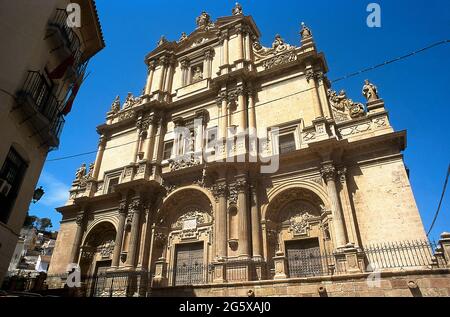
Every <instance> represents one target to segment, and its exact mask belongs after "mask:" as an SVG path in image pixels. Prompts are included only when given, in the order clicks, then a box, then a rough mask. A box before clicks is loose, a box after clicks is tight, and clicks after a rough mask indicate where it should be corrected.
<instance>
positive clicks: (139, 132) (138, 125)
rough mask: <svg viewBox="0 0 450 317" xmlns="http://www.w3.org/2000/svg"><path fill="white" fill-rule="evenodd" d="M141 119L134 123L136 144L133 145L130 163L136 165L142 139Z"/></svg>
mask: <svg viewBox="0 0 450 317" xmlns="http://www.w3.org/2000/svg"><path fill="white" fill-rule="evenodd" d="M141 125H142V117H140V118H139V119H138V120H137V121H136V132H137V138H136V142H135V143H134V145H133V159H132V160H131V163H136V162H137V158H138V152H139V149H140V147H141V139H142V129H141V127H142V126H141Z"/></svg>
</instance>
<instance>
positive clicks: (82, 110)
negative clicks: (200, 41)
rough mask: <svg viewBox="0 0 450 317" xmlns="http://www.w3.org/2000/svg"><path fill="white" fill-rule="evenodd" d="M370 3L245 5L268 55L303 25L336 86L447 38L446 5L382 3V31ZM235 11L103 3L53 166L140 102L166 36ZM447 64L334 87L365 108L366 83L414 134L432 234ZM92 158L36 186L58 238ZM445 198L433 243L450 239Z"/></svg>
mask: <svg viewBox="0 0 450 317" xmlns="http://www.w3.org/2000/svg"><path fill="white" fill-rule="evenodd" d="M370 2H375V1H373V0H372V1H364V0H340V1H330V0H316V1H297V0H296V1H281V0H280V1H261V0H258V1H256V0H253V1H251V0H246V1H244V0H243V1H240V3H241V4H242V6H243V8H244V13H245V14H246V15H252V16H253V18H254V20H255V21H256V23H257V25H258V27H259V29H260V31H261V33H262V38H261V42H262V44H263V45H265V46H270V44H271V43H272V41H273V38H274V36H275V34H277V33H279V34H280V35H281V36H282V37H283V38H284V39H285V40H286V42H288V43H290V44H292V45H299V35H298V31H299V25H300V22H302V21H305V22H306V24H307V25H308V26H309V27H310V28H311V29H312V31H313V34H314V38H315V40H316V43H317V46H318V48H319V50H321V51H323V52H324V53H325V56H326V58H327V62H328V66H329V69H330V71H329V73H328V77H329V78H330V79H335V78H338V77H341V76H343V75H345V74H348V73H351V72H354V71H357V70H360V69H362V68H365V67H367V66H371V65H375V64H378V63H380V62H383V61H385V60H387V59H390V58H394V57H397V56H401V55H403V54H405V53H409V52H410V51H413V50H416V49H418V48H421V47H424V46H427V45H429V44H431V43H433V42H437V41H440V40H444V39H450V1H448V0H427V1H412V0H395V1H377V3H379V4H380V5H381V18H382V26H381V28H369V27H367V25H366V18H367V15H368V13H367V12H366V7H367V5H368V4H369V3H370ZM233 6H234V1H225V0H214V1H206V0H196V1H181V0H176V1H162V0H158V1H154V0H153V1H146V0H132V1H126V2H125V1H107V0H97V8H98V11H99V15H100V21H101V24H102V28H103V33H104V37H105V41H106V48H105V49H103V51H101V52H100V53H99V54H98V55H97V56H95V57H94V58H93V59H92V60H91V63H90V66H89V70H90V72H91V74H90V75H89V77H88V79H87V80H86V82H85V83H84V86H83V87H82V88H81V90H80V92H79V94H78V96H77V99H76V101H75V103H74V106H73V110H72V112H71V113H70V114H69V115H68V116H67V117H66V121H67V123H66V126H65V129H64V131H63V134H62V137H61V146H60V148H59V149H58V150H57V151H53V152H51V153H50V154H49V156H48V159H54V158H58V157H63V156H68V155H73V154H78V153H83V152H89V151H93V150H96V148H97V142H98V135H97V133H96V126H97V125H99V124H102V123H103V122H104V120H105V114H106V112H107V111H108V110H109V108H110V105H111V102H112V101H113V99H114V98H115V96H116V95H120V96H121V98H122V100H123V99H124V98H125V96H126V94H127V92H132V93H134V94H135V95H138V94H140V92H141V91H142V88H143V87H144V84H145V76H146V66H145V65H144V62H143V61H144V56H145V55H146V54H147V53H148V52H149V51H151V50H152V49H153V48H154V47H155V45H156V42H157V41H158V39H159V38H160V36H161V35H162V34H164V35H165V36H166V37H167V38H168V39H169V40H177V39H178V38H179V37H180V35H181V32H186V33H188V34H189V33H190V32H192V31H193V30H194V28H195V18H196V17H197V16H198V15H199V14H200V13H201V11H202V10H206V11H207V12H208V13H210V14H211V16H212V18H213V19H216V18H217V17H220V16H227V15H230V10H231V8H232V7H233ZM449 57H450V45H449V44H447V45H444V46H439V47H437V48H435V49H432V50H429V51H427V52H424V53H422V54H420V55H417V56H413V57H411V58H409V59H406V60H403V61H400V62H398V63H394V64H391V65H388V66H386V67H382V68H380V69H377V70H374V71H372V72H370V73H365V74H363V75H361V76H357V77H353V78H351V79H347V80H343V81H340V82H338V83H335V84H334V85H333V88H334V89H335V90H338V91H339V90H340V89H345V90H346V91H347V94H348V96H349V97H350V98H352V99H353V100H355V101H363V97H362V96H361V87H362V84H363V81H364V79H366V77H367V78H369V79H370V80H371V81H372V82H374V83H375V84H376V85H377V86H378V89H379V92H380V95H381V97H382V98H383V99H384V100H385V103H386V108H387V110H388V111H389V114H390V120H391V124H392V125H393V126H394V128H395V129H396V130H403V129H406V130H407V131H408V137H407V142H408V147H407V149H406V151H405V153H404V154H405V163H406V165H407V166H408V167H409V169H410V176H411V184H412V187H413V191H414V194H415V198H416V201H417V204H418V207H419V210H420V212H421V216H422V219H423V222H424V225H425V228H426V229H428V228H429V226H430V224H431V221H432V218H433V215H434V213H435V211H436V208H437V204H438V200H439V197H440V194H441V191H442V186H443V183H444V178H445V174H446V171H447V166H448V164H449V162H450V160H449V158H450V155H449V154H450V146H449V140H450V132H449V131H450V130H449V129H448V126H447V122H448V118H449V117H450V107H449V104H448V98H449V96H448V92H449V84H450V58H449ZM94 159H95V154H91V155H86V156H82V157H76V158H72V159H66V160H60V161H53V162H47V163H46V164H45V167H44V170H43V173H42V175H41V178H40V180H39V183H38V185H42V186H43V187H44V188H45V190H46V194H45V195H44V197H43V198H42V200H41V201H40V202H39V203H37V204H35V205H32V206H31V207H30V213H32V214H35V215H37V216H40V217H50V218H51V219H52V221H53V224H54V228H53V229H56V230H57V229H58V227H59V221H60V219H61V216H60V215H59V214H58V213H57V212H56V211H55V207H58V206H61V205H63V204H64V202H65V200H66V199H67V197H68V189H69V187H70V184H71V182H72V180H73V178H74V173H75V171H76V169H77V168H78V167H79V166H80V165H81V163H82V162H87V163H89V162H91V161H93V160H94ZM449 191H450V190H449ZM449 195H450V193H447V195H446V198H445V200H444V202H443V205H442V209H441V214H440V216H439V218H438V221H437V223H436V225H435V228H434V230H433V232H432V235H431V237H432V238H437V237H438V235H439V233H440V232H443V231H450V210H449V203H448V202H449V199H450V197H449ZM386 212H389V211H388V210H387V211H386Z"/></svg>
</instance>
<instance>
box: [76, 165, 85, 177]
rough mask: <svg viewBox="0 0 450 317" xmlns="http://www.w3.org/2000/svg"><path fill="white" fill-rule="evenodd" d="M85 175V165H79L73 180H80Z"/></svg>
mask: <svg viewBox="0 0 450 317" xmlns="http://www.w3.org/2000/svg"><path fill="white" fill-rule="evenodd" d="M85 175H86V164H85V163H83V164H81V167H80V168H78V169H77V172H76V173H75V180H81V179H82V178H83V177H84V176H85Z"/></svg>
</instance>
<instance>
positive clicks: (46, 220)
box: [39, 218, 53, 231]
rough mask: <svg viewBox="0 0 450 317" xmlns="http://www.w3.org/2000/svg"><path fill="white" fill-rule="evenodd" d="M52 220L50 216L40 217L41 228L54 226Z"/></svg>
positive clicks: (42, 229)
mask: <svg viewBox="0 0 450 317" xmlns="http://www.w3.org/2000/svg"><path fill="white" fill-rule="evenodd" d="M52 227H53V225H52V221H51V219H50V218H41V219H39V230H40V231H47V228H52Z"/></svg>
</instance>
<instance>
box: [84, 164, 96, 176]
mask: <svg viewBox="0 0 450 317" xmlns="http://www.w3.org/2000/svg"><path fill="white" fill-rule="evenodd" d="M94 166H95V163H94V162H92V163H91V164H89V172H88V173H87V175H86V179H91V178H92V176H93V174H94Z"/></svg>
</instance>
